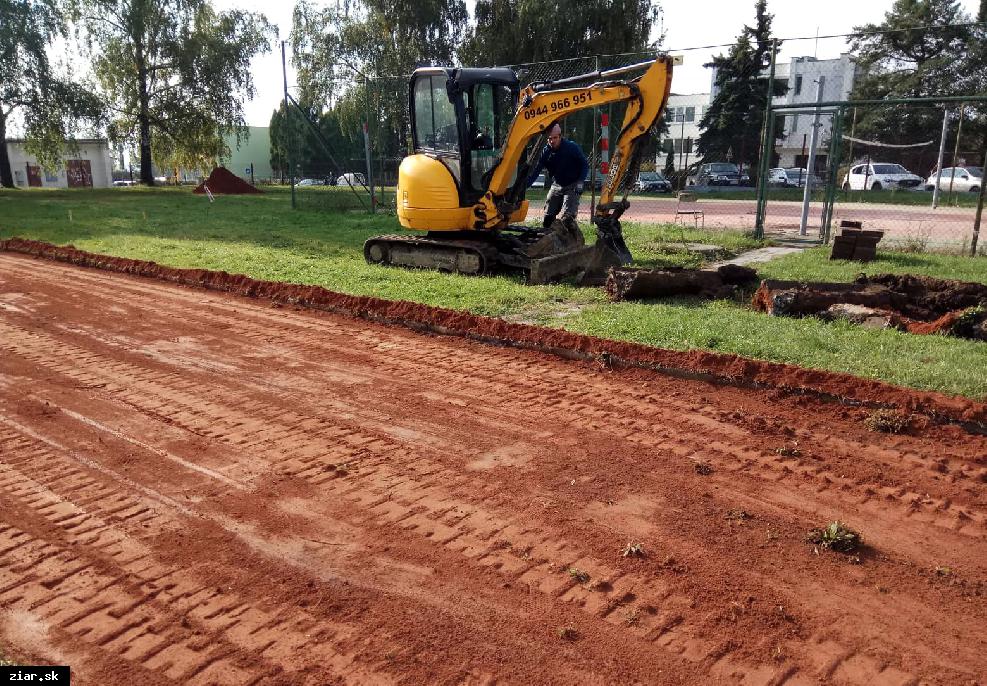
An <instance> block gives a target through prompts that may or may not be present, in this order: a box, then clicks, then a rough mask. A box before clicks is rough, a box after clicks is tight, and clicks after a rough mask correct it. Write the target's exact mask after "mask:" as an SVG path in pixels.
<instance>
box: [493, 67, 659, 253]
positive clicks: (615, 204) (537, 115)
mask: <svg viewBox="0 0 987 686" xmlns="http://www.w3.org/2000/svg"><path fill="white" fill-rule="evenodd" d="M640 71H643V72H644V73H643V74H641V75H640V76H639V77H637V78H634V79H632V80H624V79H618V78H616V77H619V76H622V75H624V74H628V73H633V72H640ZM592 78H596V79H597V81H596V82H595V83H593V84H592V85H590V86H585V87H578V88H569V87H567V86H568V85H569V84H574V83H585V82H586V81H588V80H589V79H592ZM671 84H672V60H671V58H669V57H660V58H658V59H655V60H650V61H648V62H643V63H640V64H634V65H630V66H627V67H621V68H620V69H613V70H610V71H604V72H591V73H589V74H583V75H580V76H575V77H572V78H569V79H564V80H561V81H554V82H551V83H544V84H532V85H529V86H527V87H525V88H524V89H523V90H522V91H521V95H520V101H519V106H518V110H517V113H516V114H515V116H514V120H513V122H512V123H511V126H510V129H509V132H508V135H507V139H506V141H505V143H504V146H503V148H502V149H501V150H502V154H501V158H500V160H499V161H498V163H497V165H496V166H495V167H494V169H493V170H492V174H491V175H490V180H489V183H488V185H487V191H486V192H485V193H484V195H483V197H482V198H481V199H480V201H479V202H478V203H477V204H476V205H474V206H473V227H474V228H477V229H497V228H501V227H503V226H505V225H506V224H507V222H508V218H509V217H510V216H511V214H512V213H513V212H515V211H516V210H517V208H518V207H519V205H520V202H521V200H523V192H524V185H525V183H526V176H527V174H528V172H529V171H530V166H529V165H528V164H521V157H522V155H523V154H524V151H525V148H526V147H527V146H528V143H529V142H530V141H531V139H532V138H533V137H536V136H541V135H544V133H545V132H546V130H547V129H548V127H549V126H550V125H551V124H552V123H554V122H555V121H557V120H558V119H560V118H561V117H564V116H566V115H568V114H572V113H573V112H577V111H580V110H584V109H588V108H591V107H599V106H601V105H607V104H610V103H617V102H625V103H627V108H626V112H625V115H624V121H623V123H622V125H621V129H620V133H619V134H618V135H617V137H616V139H615V145H614V151H613V157H612V161H611V163H610V170H609V174H608V176H607V180H606V183H605V184H604V185H603V189H602V191H601V193H600V201H599V204H598V205H597V208H596V214H595V216H594V217H593V222H594V224H595V225H596V228H597V232H598V233H599V235H600V238H601V239H603V240H604V241H606V242H607V243H608V245H609V246H610V247H611V248H612V249H614V251H615V252H616V253H617V254H618V255H619V256H620V257H621V261H623V262H630V259H631V258H630V253H629V252H628V251H627V247H626V246H625V245H624V242H623V238H622V236H621V234H620V221H619V219H620V216H621V214H623V212H624V210H626V209H627V207H628V206H629V203H628V202H627V199H626V195H625V196H624V198H621V199H619V200H618V199H617V195H618V191H619V189H620V188H621V187H622V186H623V182H624V179H625V177H626V175H627V173H628V171H629V170H630V168H631V163H632V160H633V159H634V154H635V151H636V150H637V149H638V147H639V145H640V143H641V141H642V137H643V136H645V135H646V134H647V133H648V132H649V131H650V130H651V128H652V127H653V126H654V125H655V122H657V121H658V118H659V117H660V116H661V115H662V112H663V111H664V109H665V104H666V103H667V102H668V94H669V89H670V88H671ZM540 147H541V146H536V149H540ZM519 164H521V166H520V167H519ZM515 170H517V172H518V178H517V179H516V181H515V182H514V184H513V186H511V185H510V184H511V177H512V176H513V175H514V172H515Z"/></svg>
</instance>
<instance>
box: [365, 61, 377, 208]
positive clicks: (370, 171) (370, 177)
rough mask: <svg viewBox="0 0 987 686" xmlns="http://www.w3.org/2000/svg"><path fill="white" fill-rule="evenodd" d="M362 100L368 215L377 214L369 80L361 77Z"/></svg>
mask: <svg viewBox="0 0 987 686" xmlns="http://www.w3.org/2000/svg"><path fill="white" fill-rule="evenodd" d="M363 87H364V91H365V93H364V95H366V97H365V98H364V99H365V100H366V105H367V118H366V120H365V121H364V122H363V151H364V153H365V154H366V156H367V188H369V189H370V214H376V213H377V194H376V193H374V165H373V158H372V157H371V156H370V79H369V78H368V77H366V76H364V77H363Z"/></svg>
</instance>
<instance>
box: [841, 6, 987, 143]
mask: <svg viewBox="0 0 987 686" xmlns="http://www.w3.org/2000/svg"><path fill="white" fill-rule="evenodd" d="M978 17H979V18H978V20H979V21H981V22H987V0H981V5H980V11H979V13H978ZM971 21H973V19H972V18H971V17H970V16H969V15H968V14H967V13H966V12H964V11H963V9H962V7H961V6H960V3H959V2H958V1H957V0H896V1H895V3H894V5H893V6H892V7H891V9H890V10H889V11H888V12H887V13H886V14H885V16H884V21H883V22H881V23H880V24H867V25H864V26H858V27H856V29H855V30H856V31H858V32H861V33H863V34H865V35H861V36H859V37H857V38H855V39H854V40H853V42H852V48H853V50H854V51H855V52H856V54H857V65H858V74H857V78H856V81H855V83H854V89H853V93H852V97H853V98H854V99H883V98H919V97H934V96H951V95H968V94H979V95H984V94H987V29H985V27H984V26H983V25H981V26H979V27H975V26H969V25H967V26H964V25H963V24H969V23H970V22H971ZM914 27H923V28H914ZM980 110H981V117H980V122H979V126H978V122H977V121H976V120H974V121H971V122H969V124H964V130H965V131H967V132H972V131H975V130H977V129H978V128H979V129H981V131H982V130H983V123H982V122H983V116H982V115H983V106H980ZM942 116H943V114H942V109H941V108H936V107H915V106H897V107H872V108H859V109H858V118H857V132H858V134H861V135H865V136H866V137H868V138H871V139H876V140H881V141H883V142H887V143H917V142H921V141H929V140H931V141H936V142H938V140H939V137H940V132H941V126H942ZM951 116H955V114H954V115H951ZM967 116H968V117H969V116H972V111H971V110H970V109H967ZM955 130H956V127H955V125H953V126H950V127H949V132H950V133H949V135H952V132H954V131H955Z"/></svg>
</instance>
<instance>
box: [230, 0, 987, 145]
mask: <svg viewBox="0 0 987 686" xmlns="http://www.w3.org/2000/svg"><path fill="white" fill-rule="evenodd" d="M328 1H330V2H332V1H334V0H328ZM576 1H578V0H576ZM213 2H214V4H215V6H216V7H217V9H229V8H232V7H240V8H243V9H249V10H252V11H255V12H262V13H264V14H265V15H266V16H267V19H268V21H270V22H271V23H272V24H274V25H276V26H277V27H278V30H279V32H280V38H281V39H287V37H288V34H289V33H290V32H291V13H292V9H293V7H294V3H293V2H291V0H282V2H279V3H271V2H268V1H267V0H236V1H234V0H213ZM466 4H467V7H468V8H469V9H470V11H472V8H473V6H474V4H475V1H474V0H467V2H466ZM892 4H893V0H824V1H821V0H811V1H809V0H769V1H768V9H769V11H770V12H771V13H772V14H773V15H774V23H773V25H772V30H773V33H774V35H775V36H777V37H779V38H789V37H803V36H809V37H814V36H816V35H817V34H818V35H821V36H825V35H830V34H840V33H847V32H850V31H852V30H853V27H854V26H859V25H861V24H868V23H879V22H880V21H881V20H882V19H883V18H884V14H885V12H887V11H888V10H889V9H890V8H891V5H892ZM961 4H962V6H963V8H964V9H965V10H966V11H967V13H968V14H971V15H972V14H975V13H976V11H977V8H978V6H979V0H961ZM662 9H663V11H664V17H663V20H662V23H661V26H660V27H657V28H658V29H662V28H663V29H664V31H665V35H666V38H665V43H664V46H665V48H666V49H669V50H670V51H671V52H672V54H681V55H682V57H683V60H684V61H683V64H682V66H680V67H676V68H675V73H674V75H673V77H672V90H673V91H674V92H675V93H706V92H709V72H708V70H706V69H704V68H703V66H702V65H703V64H704V63H706V62H708V61H709V60H710V58H711V57H713V56H714V55H716V54H719V52H720V51H721V50H722V49H714V50H683V49H684V48H693V47H696V46H706V45H721V44H724V43H731V42H733V41H734V40H735V39H736V36H737V35H738V34H739V33H740V30H741V27H742V26H743V25H744V23H753V21H754V2H753V0H747V1H745V0H701V1H693V2H685V1H683V0H664V2H663V3H662ZM846 49H847V45H846V42H845V40H844V39H839V38H837V39H820V40H819V41H818V43H817V42H816V41H815V40H814V39H810V40H802V41H792V42H789V43H787V44H784V45H783V46H782V51H781V55H780V56H779V60H780V61H787V60H789V59H791V58H792V57H795V56H802V55H815V56H817V57H819V58H820V59H826V58H834V57H838V56H839V54H840V53H841V52H845V51H846ZM289 62H290V55H289ZM476 66H482V65H476ZM288 68H289V75H288V83H289V85H291V84H292V83H293V73H291V71H290V69H291V65H290V64H289V65H288ZM252 69H253V75H254V84H255V86H256V88H257V97H255V98H254V100H252V101H251V102H249V103H247V104H246V107H245V113H246V119H247V123H248V124H249V125H251V126H267V125H268V123H269V122H270V119H271V113H272V112H273V111H274V110H275V109H276V108H277V106H278V102H279V101H280V99H281V98H282V97H283V85H282V78H281V53H280V45H278V46H277V47H276V48H275V49H274V50H273V51H272V52H270V53H268V54H266V55H261V56H258V57H256V58H254V61H253V63H252Z"/></svg>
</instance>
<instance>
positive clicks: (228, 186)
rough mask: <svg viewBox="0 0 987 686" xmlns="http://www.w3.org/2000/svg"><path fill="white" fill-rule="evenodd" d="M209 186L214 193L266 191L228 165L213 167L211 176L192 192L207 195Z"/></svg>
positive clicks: (231, 193)
mask: <svg viewBox="0 0 987 686" xmlns="http://www.w3.org/2000/svg"><path fill="white" fill-rule="evenodd" d="M207 186H208V187H209V191H210V192H211V193H212V194H213V195H247V194H249V193H263V192H264V191H262V190H260V189H259V188H257V187H256V186H252V185H251V184H249V183H247V182H246V181H244V180H243V179H241V178H240V177H239V176H237V175H236V174H234V173H233V172H231V171H230V170H229V169H227V168H226V167H216V168H215V169H213V170H212V173H211V174H210V175H209V178H208V179H206V180H205V181H203V182H202V183H200V184H199V185H198V186H196V187H195V190H193V191H192V192H193V193H196V194H198V195H205V192H206V187H207Z"/></svg>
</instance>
